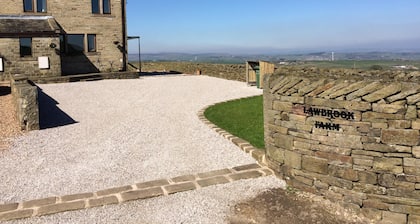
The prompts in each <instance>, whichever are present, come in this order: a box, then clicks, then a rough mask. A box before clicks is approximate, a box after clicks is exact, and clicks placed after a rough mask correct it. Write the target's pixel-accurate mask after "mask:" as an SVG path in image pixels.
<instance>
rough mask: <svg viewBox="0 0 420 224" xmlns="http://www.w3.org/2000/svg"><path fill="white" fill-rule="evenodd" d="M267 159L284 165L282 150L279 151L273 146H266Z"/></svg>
mask: <svg viewBox="0 0 420 224" xmlns="http://www.w3.org/2000/svg"><path fill="white" fill-rule="evenodd" d="M266 147H267V149H266V151H267V157H268V158H269V159H271V160H274V161H276V162H278V163H284V151H285V150H284V149H280V148H277V147H274V146H270V145H268V146H266Z"/></svg>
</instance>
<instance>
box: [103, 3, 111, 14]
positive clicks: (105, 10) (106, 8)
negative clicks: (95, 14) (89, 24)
mask: <svg viewBox="0 0 420 224" xmlns="http://www.w3.org/2000/svg"><path fill="white" fill-rule="evenodd" d="M110 1H111V0H103V3H102V9H103V13H104V14H111V2H110Z"/></svg>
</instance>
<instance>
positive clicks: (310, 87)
mask: <svg viewBox="0 0 420 224" xmlns="http://www.w3.org/2000/svg"><path fill="white" fill-rule="evenodd" d="M327 82H328V81H327V80H326V79H323V78H321V79H319V80H318V81H316V82H312V83H311V84H309V85H307V86H304V87H302V88H300V89H298V93H299V96H304V95H306V94H308V93H310V92H312V91H313V90H315V89H316V88H318V87H319V86H322V85H325V84H326V83H327Z"/></svg>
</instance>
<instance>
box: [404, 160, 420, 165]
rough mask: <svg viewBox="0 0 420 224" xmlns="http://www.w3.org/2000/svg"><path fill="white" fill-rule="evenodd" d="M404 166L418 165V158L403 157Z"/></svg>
mask: <svg viewBox="0 0 420 224" xmlns="http://www.w3.org/2000/svg"><path fill="white" fill-rule="evenodd" d="M404 166H416V167H420V159H415V158H404Z"/></svg>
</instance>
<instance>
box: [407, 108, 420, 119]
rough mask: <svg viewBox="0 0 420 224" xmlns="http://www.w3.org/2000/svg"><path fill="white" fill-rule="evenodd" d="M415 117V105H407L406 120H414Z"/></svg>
mask: <svg viewBox="0 0 420 224" xmlns="http://www.w3.org/2000/svg"><path fill="white" fill-rule="evenodd" d="M416 118H417V107H416V106H408V107H407V112H406V113H405V119H407V120H414V119H416Z"/></svg>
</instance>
